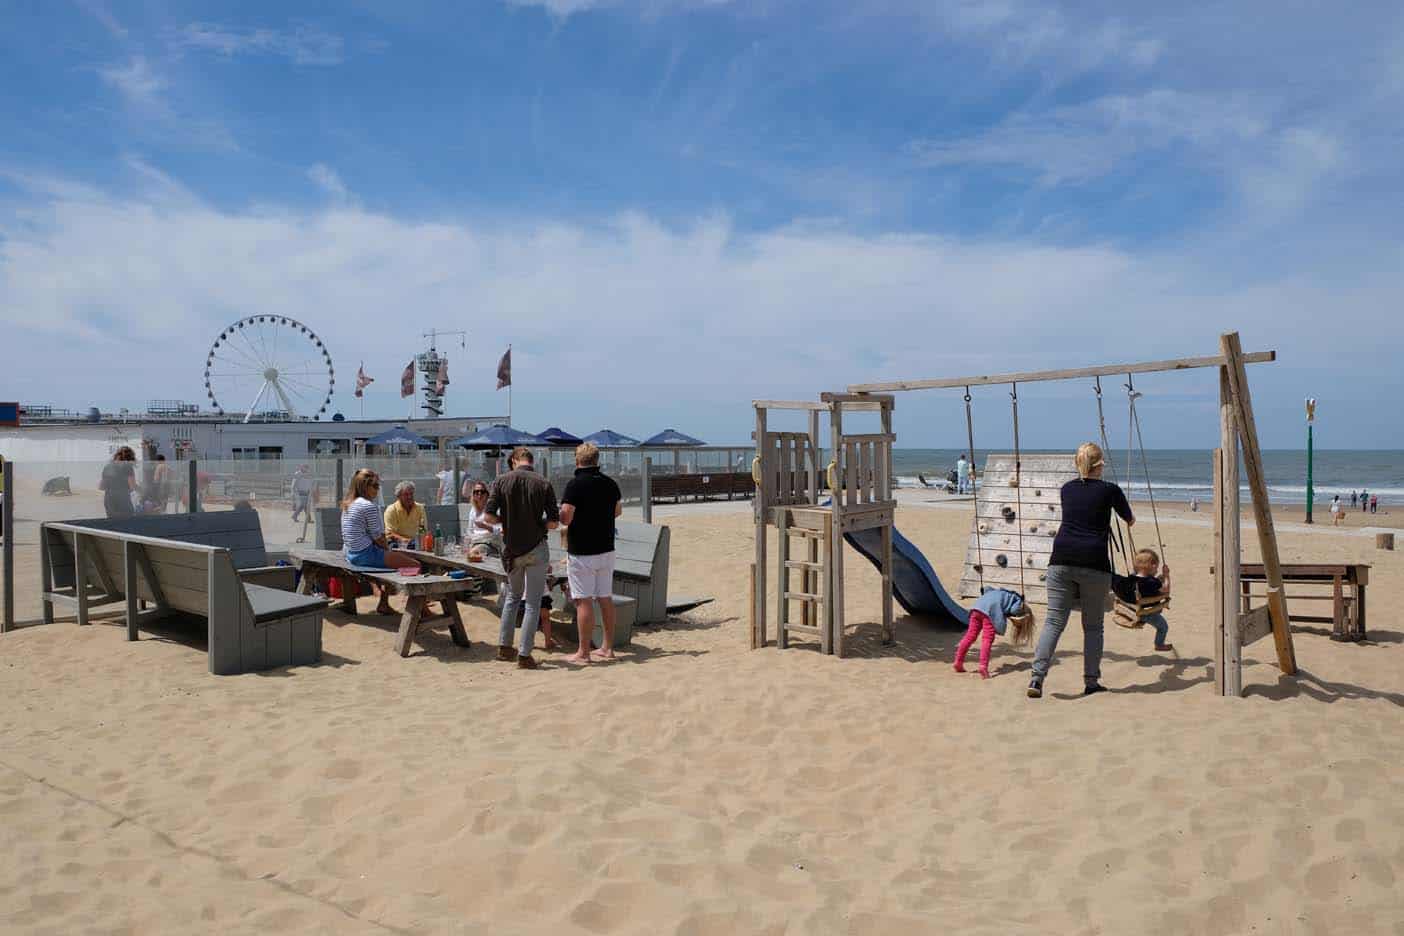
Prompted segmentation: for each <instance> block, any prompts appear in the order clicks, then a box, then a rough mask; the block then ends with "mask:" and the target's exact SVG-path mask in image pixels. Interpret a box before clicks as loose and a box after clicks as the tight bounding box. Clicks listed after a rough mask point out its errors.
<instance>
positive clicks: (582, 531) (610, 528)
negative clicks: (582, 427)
mask: <svg viewBox="0 0 1404 936" xmlns="http://www.w3.org/2000/svg"><path fill="white" fill-rule="evenodd" d="M623 509H624V505H623V504H622V503H621V502H620V494H619V485H617V484H615V483H614V479H613V478H610V477H607V476H606V475H605V474H604V472H602V471H600V450H599V448H597V447H596V446H595V444H594V443H593V442H584V443H581V445H580V446H579V447H578V448H576V450H575V477H574V478H571V479H570V483H569V484H567V485H566V489H565V493H564V494H563V495H561V523H562V525H564V526H565V527H566V529H567V530H568V531H569V533H568V535H567V540H568V545H567V547H566V552H567V557H566V576H567V578H568V579H569V580H570V597H571V599H572V600H573V601H574V602H575V630H576V633H577V634H579V637H580V646H579V648H578V649H577V650H576V651H575V655H574V656H572V657H571V658H570V661H571V662H572V663H589V662H590V658H591V656H590V637H591V635H592V634H594V632H595V616H594V613H593V612H592V611H591V607H590V600H591V599H594V600H596V601H598V602H599V603H600V618H601V622H600V623H601V624H602V625H603V627H602V630H603V631H604V640H603V641H601V642H600V649H599V652H598V653H596V654H595V655H594V658H595V659H597V660H612V659H614V518H615V517H617V516H619V514H620V513H621V512H623Z"/></svg>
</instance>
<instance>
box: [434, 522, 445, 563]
mask: <svg viewBox="0 0 1404 936" xmlns="http://www.w3.org/2000/svg"><path fill="white" fill-rule="evenodd" d="M443 549H444V527H443V525H442V524H439V523H436V524H434V555H436V556H438V555H442V554H443Z"/></svg>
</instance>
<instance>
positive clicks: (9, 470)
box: [0, 459, 43, 634]
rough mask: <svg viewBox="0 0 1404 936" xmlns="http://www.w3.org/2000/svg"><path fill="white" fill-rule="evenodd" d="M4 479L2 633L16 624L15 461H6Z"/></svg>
mask: <svg viewBox="0 0 1404 936" xmlns="http://www.w3.org/2000/svg"><path fill="white" fill-rule="evenodd" d="M4 481H5V483H4V484H3V485H0V489H3V490H4V492H5V499H4V503H3V504H0V512H3V513H4V517H3V522H0V537H3V538H4V541H5V542H4V545H3V546H0V550H3V556H0V566H3V569H0V573H2V574H3V575H4V579H5V583H4V591H5V594H4V614H3V616H0V634H3V633H5V632H6V631H8V630H9V629H10V628H12V627H14V626H15V463H14V462H13V461H9V460H8V459H7V460H6V461H5V468H4ZM40 539H41V541H40V544H39V545H40V550H41V552H42V550H43V542H42V537H41V538H40Z"/></svg>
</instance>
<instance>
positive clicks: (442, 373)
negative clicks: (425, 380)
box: [434, 358, 449, 396]
mask: <svg viewBox="0 0 1404 936" xmlns="http://www.w3.org/2000/svg"><path fill="white" fill-rule="evenodd" d="M448 385H449V379H448V358H444V359H443V360H442V361H440V362H439V373H438V375H437V376H436V377H435V378H434V395H435V396H443V395H444V388H445V387H447V386H448Z"/></svg>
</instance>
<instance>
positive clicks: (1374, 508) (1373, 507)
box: [1370, 494, 1380, 513]
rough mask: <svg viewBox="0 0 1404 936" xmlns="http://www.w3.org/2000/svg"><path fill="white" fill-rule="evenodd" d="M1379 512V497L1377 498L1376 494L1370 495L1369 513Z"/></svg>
mask: <svg viewBox="0 0 1404 936" xmlns="http://www.w3.org/2000/svg"><path fill="white" fill-rule="evenodd" d="M1379 512H1380V496H1379V495H1378V494H1371V495H1370V513H1379Z"/></svg>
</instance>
